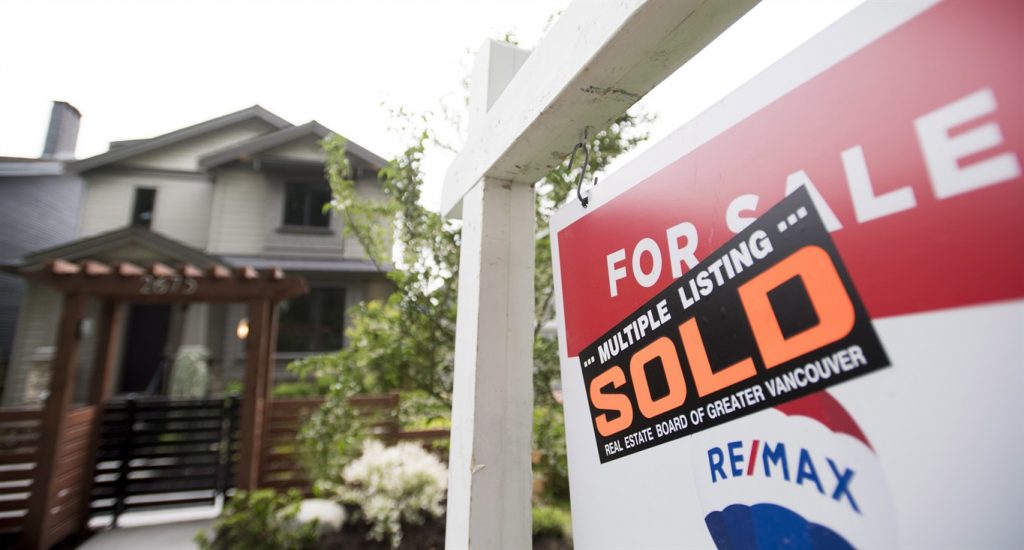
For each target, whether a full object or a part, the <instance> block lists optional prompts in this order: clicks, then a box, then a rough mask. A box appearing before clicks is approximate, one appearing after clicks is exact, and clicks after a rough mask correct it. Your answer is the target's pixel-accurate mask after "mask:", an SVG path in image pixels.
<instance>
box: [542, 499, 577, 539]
mask: <svg viewBox="0 0 1024 550" xmlns="http://www.w3.org/2000/svg"><path fill="white" fill-rule="evenodd" d="M571 534H572V516H571V515H570V514H569V511H568V510H565V509H563V508H559V507H557V506H534V508H533V536H535V537H556V538H560V539H568V538H569V537H570V536H571Z"/></svg>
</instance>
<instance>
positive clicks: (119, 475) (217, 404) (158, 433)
mask: <svg viewBox="0 0 1024 550" xmlns="http://www.w3.org/2000/svg"><path fill="white" fill-rule="evenodd" d="M322 403H323V400H322V399H321V398H312V399H287V400H274V401H272V402H270V403H269V410H268V413H267V415H266V426H265V433H266V437H265V438H264V444H263V448H262V452H261V456H260V461H261V467H260V483H259V486H260V487H268V488H274V489H278V490H288V489H299V490H300V491H303V492H307V493H308V492H309V491H310V489H311V480H310V476H309V474H308V473H307V472H306V471H305V468H304V467H303V466H302V460H301V453H300V449H299V443H298V434H299V431H300V430H301V428H302V425H303V424H304V423H305V422H306V420H308V419H309V417H310V415H311V414H313V412H315V411H316V410H317V409H318V408H319V407H320V405H321V404H322ZM399 404H400V398H399V394H398V393H391V394H387V395H368V396H358V397H354V398H352V399H351V400H350V405H351V406H352V407H353V408H354V409H356V411H357V412H358V414H359V415H361V416H362V417H363V419H364V421H366V422H367V423H368V424H369V426H370V427H371V429H372V431H373V432H374V434H375V435H376V436H377V437H379V438H380V439H381V440H383V441H384V442H385V443H388V444H391V443H396V442H399V441H418V442H421V443H424V444H431V443H434V442H437V441H440V440H447V439H448V430H443V429H440V430H421V431H403V430H402V429H401V426H400V424H399V419H398V409H399ZM239 409H240V405H239V399H238V397H227V398H210V399H194V400H172V399H167V398H146V399H137V400H117V401H111V402H108V403H106V404H105V405H103V406H102V408H100V407H94V406H87V407H79V408H76V409H72V410H71V411H69V412H68V413H67V420H66V424H65V429H64V430H63V433H61V434H59V438H58V442H57V443H58V445H57V454H56V457H55V460H54V462H53V468H54V470H53V476H52V479H53V480H54V481H53V487H52V492H51V495H52V496H51V500H50V502H51V506H50V507H49V509H48V510H47V516H46V517H45V518H44V520H43V521H44V523H43V525H44V529H43V533H44V543H45V545H50V544H54V543H56V542H60V541H61V540H62V539H64V538H66V537H68V536H70V535H74V534H76V533H77V531H78V530H79V529H80V528H81V527H82V526H83V525H84V524H85V523H86V522H87V520H88V517H95V516H111V517H112V524H114V525H116V523H117V519H118V517H119V516H120V515H122V514H124V513H125V512H128V511H136V510H144V509H155V508H166V507H178V506H195V505H212V504H213V503H214V501H215V499H216V498H217V496H218V495H226V494H228V492H229V490H230V489H232V488H234V487H235V476H236V471H235V466H236V464H237V462H238V452H239V449H238V438H239V433H238V432H239V418H238V416H239ZM42 414H43V413H42V410H41V409H38V408H25V409H21V408H7V409H0V547H7V546H9V545H12V544H14V543H15V542H16V541H17V540H18V536H19V533H20V532H22V531H23V530H24V529H25V527H26V519H27V513H28V507H29V502H30V497H31V495H32V485H33V483H34V479H35V477H36V475H37V471H36V465H37V463H38V461H39V457H38V446H39V440H40V426H41V421H42ZM97 414H99V415H100V416H99V418H96V415H97ZM93 427H98V428H99V433H98V434H96V435H95V437H94V434H93V433H92V430H93ZM93 444H95V446H93Z"/></svg>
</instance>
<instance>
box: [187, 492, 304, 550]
mask: <svg viewBox="0 0 1024 550" xmlns="http://www.w3.org/2000/svg"><path fill="white" fill-rule="evenodd" d="M301 500H302V497H301V496H300V495H299V493H298V492H297V491H294V490H293V491H290V492H289V493H288V494H286V495H282V494H278V493H276V492H275V491H273V490H271V489H259V490H256V491H252V492H245V491H239V492H237V493H235V495H234V496H233V497H231V500H229V501H228V503H227V505H226V506H225V507H224V511H223V512H222V513H221V515H220V517H218V518H217V521H216V522H215V523H214V525H213V535H214V538H213V540H212V541H211V540H210V539H209V538H208V537H207V536H206V533H203V532H200V533H198V534H197V535H196V537H195V541H196V544H197V545H198V546H199V548H200V549H201V550H229V549H235V548H244V549H245V550H278V549H284V550H305V549H307V548H313V547H314V544H315V543H316V539H317V524H316V522H315V521H314V522H311V523H307V524H299V522H298V521H296V520H295V518H296V515H297V514H298V511H299V503H300V502H301Z"/></svg>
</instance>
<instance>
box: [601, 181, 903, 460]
mask: <svg viewBox="0 0 1024 550" xmlns="http://www.w3.org/2000/svg"><path fill="white" fill-rule="evenodd" d="M581 357H582V358H583V379H584V382H585V384H586V388H587V394H588V395H589V397H590V408H591V413H592V415H593V419H594V431H595V437H596V438H597V446H598V454H599V455H600V457H601V461H602V462H606V461H608V460H612V459H614V458H618V457H622V456H626V455H629V454H632V453H634V452H637V451H640V450H643V449H645V448H648V447H652V446H655V445H658V444H660V443H663V442H666V441H670V440H673V439H677V438H679V437H682V436H684V435H688V434H691V433H694V432H698V431H700V430H703V429H707V428H711V427H713V426H716V425H718V424H721V423H723V422H728V421H730V420H733V419H735V418H737V417H740V416H743V415H745V414H749V413H752V412H755V411H759V410H761V409H764V408H767V407H771V406H773V405H777V404H781V403H784V402H787V401H791V400H793V399H796V398H797V397H800V396H803V395H807V394H809V393H812V392H815V391H818V390H821V389H824V388H826V387H828V386H831V385H833V384H837V383H839V382H841V381H843V380H847V379H850V378H853V377H855V376H859V375H862V374H866V373H868V372H871V371H873V370H876V369H878V368H881V367H884V366H886V365H888V364H889V362H888V358H887V357H886V355H885V351H884V350H883V349H882V346H881V344H880V343H879V341H878V337H877V336H876V335H875V332H874V329H873V328H872V327H871V322H870V320H869V319H868V316H867V312H866V311H865V310H864V306H863V305H862V304H861V302H860V298H859V297H858V296H857V293H856V290H855V289H854V288H853V284H852V282H851V281H850V277H849V275H848V274H847V273H846V270H845V268H844V267H843V266H842V261H841V260H840V258H839V255H838V253H837V252H836V250H835V246H834V245H833V244H832V240H831V239H830V238H829V235H828V232H827V231H826V230H825V226H824V225H823V224H822V222H821V219H820V218H819V217H818V215H817V214H816V213H815V211H814V206H813V204H812V203H811V200H810V195H808V193H807V191H806V190H800V191H798V192H796V193H794V194H792V195H790V196H789V197H787V198H786V199H785V200H783V201H782V202H781V203H779V204H778V205H776V206H775V207H774V208H772V209H770V210H769V211H768V212H766V213H765V214H764V215H763V216H761V217H760V218H758V219H757V220H756V221H755V222H754V223H752V224H750V225H749V226H747V228H746V229H744V230H743V231H741V232H740V233H739V234H737V235H736V236H735V237H733V238H732V239H730V240H729V241H728V242H727V243H725V245H723V246H722V247H721V248H720V249H718V250H717V251H716V252H715V253H714V254H712V255H711V256H710V257H709V258H707V259H706V260H705V261H703V262H700V263H698V264H697V265H695V266H694V267H693V269H691V270H689V271H687V272H686V273H685V274H684V275H683V276H682V277H680V278H679V279H677V280H676V281H674V282H673V283H672V284H671V285H669V287H668V288H667V289H665V290H664V291H662V292H660V293H659V294H658V295H656V296H655V297H654V298H652V299H651V300H650V301H648V302H647V303H646V304H645V305H644V306H643V307H641V308H640V309H639V310H638V311H637V312H635V313H634V314H633V315H631V316H629V317H627V318H626V319H625V320H624V321H623V322H622V323H620V324H619V325H617V326H616V327H615V328H614V329H612V330H611V331H609V332H608V333H606V334H605V335H604V336H602V337H601V338H600V339H598V340H597V341H596V342H594V344H592V345H591V346H589V347H587V348H586V349H584V350H583V353H582V354H581ZM684 365H685V368H684Z"/></svg>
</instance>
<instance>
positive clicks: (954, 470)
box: [551, 0, 1024, 548]
mask: <svg viewBox="0 0 1024 550" xmlns="http://www.w3.org/2000/svg"><path fill="white" fill-rule="evenodd" d="M1022 31H1024V3H1022V2H1011V1H1003V0H947V1H937V0H907V1H904V2H888V1H873V0H868V1H867V2H865V4H864V5H862V6H861V7H859V8H857V9H856V10H854V11H852V12H851V13H850V14H849V15H847V16H846V17H844V18H843V19H841V20H840V21H838V22H836V23H835V24H834V25H833V26H831V27H830V28H828V29H826V30H825V31H823V32H822V33H820V34H819V35H818V36H816V37H814V38H813V39H811V40H810V41H809V42H808V43H806V44H804V45H803V46H801V47H800V48H798V49H797V50H795V51H794V52H793V53H791V54H789V55H788V56H787V57H785V58H783V59H782V60H780V61H779V62H778V63H777V64H775V65H774V66H772V67H771V68H769V69H768V70H766V71H765V72H764V73H762V74H760V75H758V76H757V77H755V78H754V79H752V80H751V81H750V82H748V83H747V84H745V85H744V86H742V87H741V88H740V89H738V90H736V91H735V92H734V93H732V94H731V95H729V96H728V97H726V98H724V99H723V100H722V101H721V102H719V103H718V104H716V105H715V106H714V107H712V108H711V109H709V110H708V111H707V112H705V113H703V114H702V115H700V116H699V117H697V118H696V119H694V120H693V121H691V122H690V123H688V124H687V125H686V126H685V127H683V128H681V129H679V130H678V131H677V132H675V133H673V134H672V135H670V136H669V137H667V138H666V139H665V140H664V141H662V142H661V143H658V144H655V145H653V146H652V147H651V148H650V149H649V150H648V151H647V152H645V153H644V154H643V155H641V156H640V157H638V158H637V159H636V160H634V161H633V162H632V163H631V164H630V165H628V166H626V167H623V168H622V169H621V170H619V171H618V172H617V173H614V174H611V175H609V176H608V177H606V178H604V179H603V180H602V181H601V183H600V185H598V186H596V187H595V188H593V190H592V192H591V197H590V206H589V208H584V207H583V206H581V205H580V204H578V203H576V202H573V203H571V204H568V205H566V206H565V207H564V208H563V209H561V210H560V211H558V212H557V213H556V214H555V216H553V218H552V222H551V235H552V239H551V240H552V256H553V268H554V272H555V284H556V299H557V301H556V306H557V311H558V321H559V327H558V328H559V332H558V336H559V345H560V359H561V367H562V370H561V375H562V392H563V395H564V406H565V418H566V439H567V445H568V459H569V477H570V491H571V495H572V502H573V520H574V523H573V526H574V542H575V543H576V546H577V547H580V548H679V547H706V546H712V545H718V546H720V547H737V546H738V547H752V548H771V547H779V546H786V547H792V548H824V547H828V548H835V547H892V546H895V545H908V546H918V547H935V546H944V547H950V546H952V547H1014V546H1016V545H1017V544H1019V540H1021V539H1022V538H1024V524H1021V522H1020V521H1019V518H1017V517H1016V516H1017V515H1019V514H1017V513H1016V512H1014V511H1015V510H1018V509H1019V496H1020V494H1022V493H1024V476H1021V475H1018V474H1015V473H1014V472H1017V471H1018V470H1019V465H1020V464H1021V463H1022V462H1024V439H1022V438H1021V437H1019V435H1018V434H1019V428H1018V427H1017V421H1018V419H1019V418H1021V417H1022V416H1024V400H1021V398H1020V396H1021V395H1024V370H1022V369H1021V357H1024V170H1022V156H1024V64H1022V63H1021V62H1020V59H1019V57H1020V52H1022V51H1024V32H1022Z"/></svg>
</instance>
